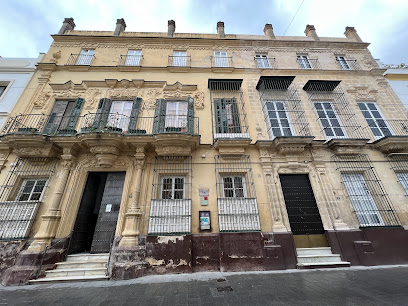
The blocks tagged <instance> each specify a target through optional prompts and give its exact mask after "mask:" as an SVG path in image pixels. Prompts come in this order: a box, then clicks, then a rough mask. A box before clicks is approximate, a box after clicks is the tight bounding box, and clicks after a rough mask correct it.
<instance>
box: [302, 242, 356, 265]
mask: <svg viewBox="0 0 408 306" xmlns="http://www.w3.org/2000/svg"><path fill="white" fill-rule="evenodd" d="M296 251H297V260H298V263H297V267H298V269H318V268H336V267H350V263H349V262H348V261H342V260H341V257H340V255H339V254H333V253H332V251H331V248H328V247H322V248H297V249H296Z"/></svg>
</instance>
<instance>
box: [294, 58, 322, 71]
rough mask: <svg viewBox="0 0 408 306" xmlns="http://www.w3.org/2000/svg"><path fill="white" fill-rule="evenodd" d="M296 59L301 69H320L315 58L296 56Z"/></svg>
mask: <svg viewBox="0 0 408 306" xmlns="http://www.w3.org/2000/svg"><path fill="white" fill-rule="evenodd" d="M296 61H297V62H298V64H299V66H300V68H301V69H322V67H321V66H320V63H319V60H318V59H317V58H307V59H306V58H298V59H296Z"/></svg>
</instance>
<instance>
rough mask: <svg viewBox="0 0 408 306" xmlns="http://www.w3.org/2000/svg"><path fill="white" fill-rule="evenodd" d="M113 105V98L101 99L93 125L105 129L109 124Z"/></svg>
mask: <svg viewBox="0 0 408 306" xmlns="http://www.w3.org/2000/svg"><path fill="white" fill-rule="evenodd" d="M111 105H112V100H111V99H107V98H102V99H100V100H99V104H98V110H97V111H96V114H95V119H94V122H93V127H95V128H97V129H103V128H104V127H105V126H106V125H107V123H108V119H109V111H110V109H111Z"/></svg>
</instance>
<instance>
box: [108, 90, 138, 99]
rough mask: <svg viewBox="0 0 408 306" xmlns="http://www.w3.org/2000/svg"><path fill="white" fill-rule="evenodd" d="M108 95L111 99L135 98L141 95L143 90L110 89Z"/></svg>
mask: <svg viewBox="0 0 408 306" xmlns="http://www.w3.org/2000/svg"><path fill="white" fill-rule="evenodd" d="M106 96H107V97H108V98H110V99H123V100H133V99H134V98H136V97H140V96H141V91H140V90H139V89H125V90H123V89H121V90H108V91H107V93H106Z"/></svg>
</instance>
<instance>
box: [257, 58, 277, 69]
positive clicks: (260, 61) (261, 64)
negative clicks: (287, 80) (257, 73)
mask: <svg viewBox="0 0 408 306" xmlns="http://www.w3.org/2000/svg"><path fill="white" fill-rule="evenodd" d="M254 60H255V63H256V66H257V67H258V68H261V69H277V66H276V58H275V57H254Z"/></svg>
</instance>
